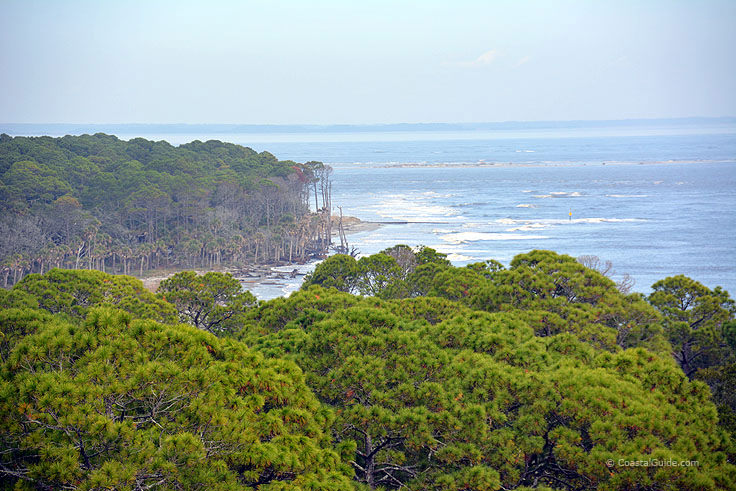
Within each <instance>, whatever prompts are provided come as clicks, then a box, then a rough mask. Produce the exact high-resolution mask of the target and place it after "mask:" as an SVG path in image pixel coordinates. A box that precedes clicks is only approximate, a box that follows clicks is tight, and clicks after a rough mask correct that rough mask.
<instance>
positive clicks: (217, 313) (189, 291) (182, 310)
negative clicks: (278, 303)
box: [158, 271, 258, 335]
mask: <svg viewBox="0 0 736 491" xmlns="http://www.w3.org/2000/svg"><path fill="white" fill-rule="evenodd" d="M158 292H159V293H160V294H161V295H162V297H163V299H165V300H166V301H167V302H169V303H171V304H173V305H174V306H175V307H176V310H177V311H178V312H179V319H180V320H181V321H182V322H186V323H188V324H191V325H193V326H194V327H196V328H198V329H204V330H205V331H209V332H211V333H212V334H216V335H222V334H225V333H232V332H234V331H236V330H240V329H241V328H242V323H243V315H244V314H245V313H246V312H247V310H248V309H249V308H251V307H253V306H254V305H256V304H257V302H258V301H257V299H256V297H254V296H253V295H252V294H251V293H250V292H248V291H243V287H242V285H241V284H240V282H239V281H238V280H236V279H235V278H233V276H232V275H231V274H229V273H217V272H209V273H205V274H203V275H198V274H197V273H195V272H193V271H183V272H181V273H177V274H175V275H174V276H172V277H171V278H168V279H166V280H164V281H162V282H161V284H160V285H159V288H158Z"/></svg>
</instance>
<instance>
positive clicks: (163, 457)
mask: <svg viewBox="0 0 736 491" xmlns="http://www.w3.org/2000/svg"><path fill="white" fill-rule="evenodd" d="M9 317H13V316H4V317H3V319H2V322H3V323H2V330H3V332H6V330H7V322H9V320H8V319H9ZM21 317H22V316H20V315H19V314H15V316H14V317H13V321H12V322H14V323H15V324H16V327H14V329H15V330H16V331H17V330H18V327H17V325H18V324H23V323H26V324H27V327H25V328H24V329H25V332H29V333H30V334H28V335H26V336H25V337H24V338H23V339H22V340H20V341H19V342H18V343H16V344H15V346H14V347H13V349H12V351H11V352H10V354H9V356H8V357H7V359H5V360H4V362H3V364H2V366H1V367H0V375H1V377H2V385H0V448H2V453H1V454H0V464H1V465H0V476H2V480H3V481H4V483H5V484H7V485H9V486H12V484H13V483H14V482H16V483H17V485H18V487H19V488H30V487H33V488H39V489H103V488H104V489H146V488H148V487H155V488H160V489H223V490H224V489H261V490H275V489H279V490H281V489H312V490H317V489H320V490H322V489H324V490H339V489H352V485H351V483H350V480H349V477H348V475H347V474H346V472H348V469H347V468H346V467H345V466H344V465H343V464H341V461H340V457H339V455H338V454H337V453H336V452H335V451H333V450H332V449H331V448H330V441H329V440H330V439H329V437H328V435H327V434H326V433H325V432H324V431H323V428H325V427H328V426H329V423H330V421H331V418H332V416H331V414H330V413H329V412H328V411H325V410H324V409H323V408H321V407H320V405H319V403H318V402H317V401H316V399H315V398H314V396H313V395H312V394H311V392H310V391H309V389H308V388H307V387H306V385H305V384H304V379H303V375H302V373H301V371H300V370H299V369H298V368H297V367H296V366H295V365H294V364H293V363H290V362H287V361H283V360H264V359H263V357H261V356H260V355H258V354H257V353H253V352H252V351H250V350H248V349H246V348H245V347H244V346H243V345H242V344H241V343H238V342H235V341H233V340H220V339H218V338H216V337H214V336H212V335H210V334H209V333H205V332H203V331H200V330H197V329H194V328H191V327H187V326H181V325H180V326H165V325H162V324H158V323H155V322H153V321H146V320H134V319H132V317H131V316H130V314H127V313H123V312H121V311H116V310H110V309H93V310H91V311H90V313H89V316H88V318H87V320H86V321H85V322H84V324H82V325H74V324H68V323H66V322H64V321H60V320H58V319H57V318H49V316H48V315H46V314H42V315H41V317H36V318H34V317H33V316H29V317H28V318H27V319H26V320H24V319H22V318H21ZM41 318H43V320H44V322H43V323H42V325H40V326H39V320H40V319H41Z"/></svg>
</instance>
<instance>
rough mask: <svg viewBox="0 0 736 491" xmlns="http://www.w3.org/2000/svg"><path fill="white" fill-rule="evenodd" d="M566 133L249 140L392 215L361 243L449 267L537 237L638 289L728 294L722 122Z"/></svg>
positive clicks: (733, 234)
mask: <svg viewBox="0 0 736 491" xmlns="http://www.w3.org/2000/svg"><path fill="white" fill-rule="evenodd" d="M577 133H582V134H583V135H582V136H580V135H578V134H576V132H575V131H556V132H552V134H543V135H540V134H534V135H533V136H528V135H517V134H514V135H500V136H499V135H474V134H463V133H462V132H458V134H454V135H447V134H440V135H427V134H401V135H397V134H391V135H381V134H376V135H359V137H360V139H359V140H358V141H355V140H352V141H351V140H348V139H346V138H345V135H340V136H341V138H340V139H337V138H336V139H335V141H327V140H328V138H325V135H321V137H322V139H324V140H325V141H315V142H305V141H295V142H280V141H270V142H266V143H264V144H257V145H254V148H256V149H259V150H260V149H268V150H269V151H271V152H272V153H274V154H275V155H278V156H279V158H290V159H293V160H296V161H306V160H322V161H324V162H325V163H329V164H330V165H332V167H333V168H334V173H333V177H332V178H333V183H334V184H333V202H334V204H335V205H336V206H338V205H339V206H342V209H343V213H345V214H346V215H353V216H357V217H359V218H361V219H363V220H370V221H378V222H400V223H395V224H388V223H387V224H384V225H383V226H382V227H381V228H379V229H378V230H375V231H371V232H364V233H359V234H354V235H351V236H349V237H348V239H349V241H350V244H351V245H354V246H356V247H357V248H358V250H359V251H360V252H361V253H362V254H372V253H375V252H378V251H380V250H382V249H384V248H386V247H390V246H392V245H394V244H397V243H403V244H408V245H412V246H414V245H426V246H430V247H433V248H435V249H437V250H439V251H441V252H444V253H446V254H448V255H449V258H450V259H451V260H452V261H453V263H454V264H456V265H464V264H468V263H470V262H475V261H482V260H485V259H496V260H499V261H501V262H502V263H504V264H506V265H508V263H509V262H510V260H511V259H512V258H513V257H514V256H515V255H517V254H520V253H523V252H527V251H530V250H532V249H550V250H554V251H557V252H559V253H564V254H569V255H572V256H574V257H578V256H581V255H595V256H598V257H599V258H601V259H602V260H604V261H611V262H612V263H613V269H614V271H615V273H614V274H613V277H614V279H620V278H621V276H622V275H623V274H629V275H631V276H632V277H633V278H634V280H635V282H636V283H635V286H634V290H635V291H640V292H643V293H648V292H650V291H651V289H650V287H651V285H652V284H653V283H654V282H656V281H658V280H660V279H664V278H666V277H667V276H672V275H676V274H685V275H687V276H690V277H692V278H694V279H696V280H698V281H700V282H702V283H703V284H705V285H707V286H709V287H711V288H713V287H715V286H717V285H720V286H722V287H724V288H726V289H727V290H729V291H730V292H732V294H736V128H731V131H721V128H717V129H713V130H710V131H709V130H708V128H703V129H702V130H701V131H677V130H673V131H671V132H669V131H661V130H658V129H656V128H646V127H644V128H635V129H632V131H630V132H629V133H625V132H624V133H625V134H621V131H615V132H612V134H611V133H605V132H603V133H604V134H592V135H591V134H590V133H591V131H585V130H583V131H579V132H577ZM592 133H595V132H592ZM371 136H372V139H371V138H370V137H371Z"/></svg>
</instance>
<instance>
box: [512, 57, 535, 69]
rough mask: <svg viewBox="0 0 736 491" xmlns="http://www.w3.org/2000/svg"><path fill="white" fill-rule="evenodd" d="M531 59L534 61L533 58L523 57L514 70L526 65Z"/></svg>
mask: <svg viewBox="0 0 736 491" xmlns="http://www.w3.org/2000/svg"><path fill="white" fill-rule="evenodd" d="M531 59H532V58H531V56H525V57H523V58H522V59H520V60H519V61H517V62H516V64H515V65H514V68H519V67H520V66H521V65H523V64H524V63H526V62H527V61H529V60H531Z"/></svg>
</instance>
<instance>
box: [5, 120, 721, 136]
mask: <svg viewBox="0 0 736 491" xmlns="http://www.w3.org/2000/svg"><path fill="white" fill-rule="evenodd" d="M653 125H661V126H663V127H668V128H678V127H680V128H693V127H701V126H709V127H711V128H712V127H713V126H716V127H717V126H723V127H733V126H735V125H736V117H719V118H703V117H692V118H672V119H621V120H600V121H584V120H578V121H504V122H488V123H391V124H336V125H314V124H299V125H295V124H283V125H281V124H266V125H262V124H208V123H201V124H183V123H170V124H152V123H126V124H110V123H100V124H89V123H85V124H78V123H0V133H7V134H9V135H12V136H38V135H49V136H59V135H81V134H85V133H88V134H92V133H99V132H101V133H108V134H116V135H130V134H141V135H147V134H156V133H168V134H202V133H210V134H211V133H219V134H228V133H233V134H236V133H237V134H243V133H251V134H258V133H363V132H371V133H376V132H422V131H427V132H436V131H492V130H499V131H504V130H513V131H519V130H522V131H523V130H547V129H548V130H560V129H579V128H636V127H651V126H653Z"/></svg>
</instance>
